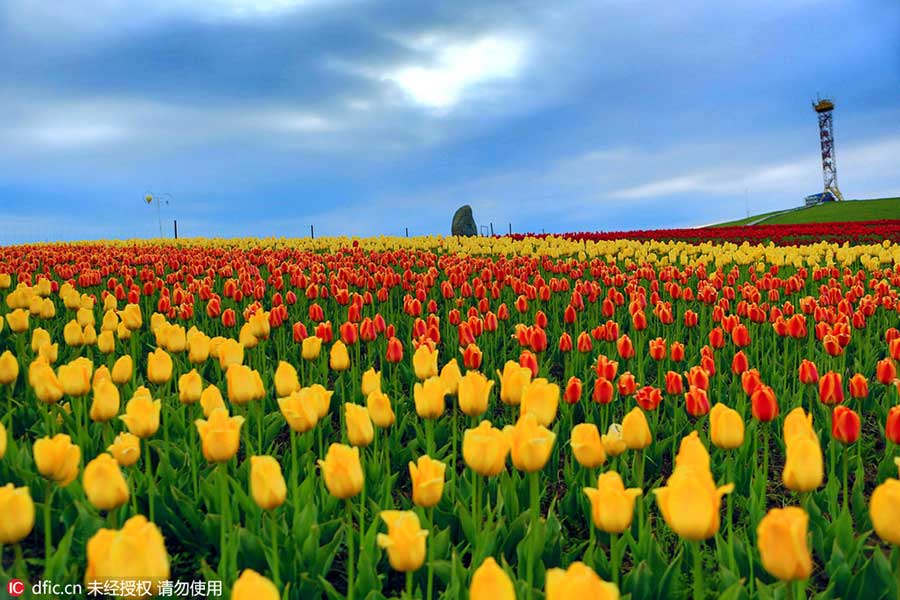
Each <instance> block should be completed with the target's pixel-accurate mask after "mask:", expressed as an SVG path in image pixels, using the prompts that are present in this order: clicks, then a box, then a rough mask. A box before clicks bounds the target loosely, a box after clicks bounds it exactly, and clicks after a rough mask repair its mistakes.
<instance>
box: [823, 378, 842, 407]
mask: <svg viewBox="0 0 900 600" xmlns="http://www.w3.org/2000/svg"><path fill="white" fill-rule="evenodd" d="M819 400H820V401H821V402H822V404H827V405H829V406H833V405H835V404H840V403H841V402H843V401H844V384H843V378H842V377H841V374H840V373H835V372H834V371H828V372H827V373H825V374H824V375H822V377H821V378H820V379H819Z"/></svg>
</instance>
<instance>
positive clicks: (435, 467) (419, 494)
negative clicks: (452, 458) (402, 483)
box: [409, 455, 447, 508]
mask: <svg viewBox="0 0 900 600" xmlns="http://www.w3.org/2000/svg"><path fill="white" fill-rule="evenodd" d="M446 469H447V465H445V464H444V463H442V462H441V461H439V460H434V459H432V458H431V457H430V456H427V455H426V456H420V457H419V460H418V462H412V461H409V477H410V479H411V480H412V490H413V491H412V499H413V504H415V505H416V506H421V507H423V508H430V507H432V506H435V505H437V503H438V502H440V501H441V495H442V494H443V493H444V473H445V471H446Z"/></svg>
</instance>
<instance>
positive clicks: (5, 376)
mask: <svg viewBox="0 0 900 600" xmlns="http://www.w3.org/2000/svg"><path fill="white" fill-rule="evenodd" d="M18 378H19V361H18V360H16V357H15V356H14V355H13V353H12V352H10V351H9V350H7V351H6V352H4V353H3V354H0V385H11V384H13V383H15V382H16V379H18Z"/></svg>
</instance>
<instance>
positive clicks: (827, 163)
mask: <svg viewBox="0 0 900 600" xmlns="http://www.w3.org/2000/svg"><path fill="white" fill-rule="evenodd" d="M813 110H815V111H816V114H817V115H818V116H819V141H820V142H821V144H822V178H823V179H824V181H825V192H831V193H832V194H834V197H835V198H837V199H838V200H843V199H844V197H843V196H842V195H841V190H840V189H838V183H837V164H836V163H835V159H834V128H833V125H832V120H831V112H832V111H833V110H834V102H832V101H831V100H828V99H827V98H826V99H817V100H816V101H815V102H813Z"/></svg>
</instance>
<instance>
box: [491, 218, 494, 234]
mask: <svg viewBox="0 0 900 600" xmlns="http://www.w3.org/2000/svg"><path fill="white" fill-rule="evenodd" d="M493 235H494V222H493V221H491V236H493Z"/></svg>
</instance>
